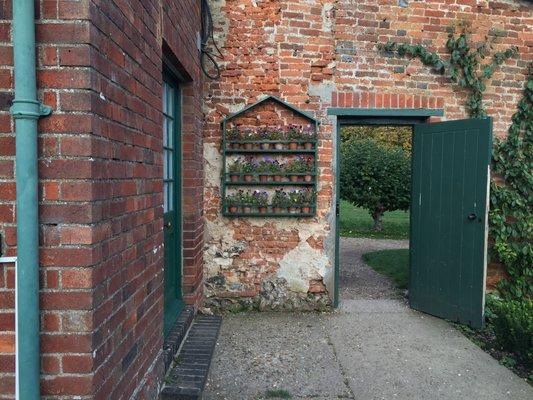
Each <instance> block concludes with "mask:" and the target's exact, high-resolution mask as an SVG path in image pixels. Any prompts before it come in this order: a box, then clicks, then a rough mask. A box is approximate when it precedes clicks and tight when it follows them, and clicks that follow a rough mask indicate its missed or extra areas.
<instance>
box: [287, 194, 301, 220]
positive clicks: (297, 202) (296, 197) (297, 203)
mask: <svg viewBox="0 0 533 400" xmlns="http://www.w3.org/2000/svg"><path fill="white" fill-rule="evenodd" d="M301 207H302V193H301V192H300V191H299V190H293V191H291V192H289V212H290V213H291V214H298V213H300V212H301V211H302V208H301Z"/></svg>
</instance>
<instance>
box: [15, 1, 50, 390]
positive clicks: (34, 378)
mask: <svg viewBox="0 0 533 400" xmlns="http://www.w3.org/2000/svg"><path fill="white" fill-rule="evenodd" d="M12 4H13V56H14V75H15V100H14V101H13V106H12V107H11V114H12V115H13V118H14V120H15V143H16V154H15V162H16V168H15V173H16V185H17V192H16V195H17V201H16V208H17V268H16V293H15V320H16V398H17V399H18V400H37V399H39V398H40V390H39V380H40V361H39V217H38V205H39V204H38V187H37V184H38V173H37V120H38V119H39V117H41V116H43V115H48V114H50V112H51V109H50V108H48V107H45V106H43V105H42V104H41V103H39V101H38V100H37V83H36V65H35V51H36V49H35V10H34V1H33V0H13V2H12Z"/></svg>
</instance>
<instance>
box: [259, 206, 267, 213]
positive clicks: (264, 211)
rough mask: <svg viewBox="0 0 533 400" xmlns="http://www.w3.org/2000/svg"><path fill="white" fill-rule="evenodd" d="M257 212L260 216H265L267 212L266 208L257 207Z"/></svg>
mask: <svg viewBox="0 0 533 400" xmlns="http://www.w3.org/2000/svg"><path fill="white" fill-rule="evenodd" d="M259 212H260V213H261V214H265V213H266V212H267V208H266V207H259Z"/></svg>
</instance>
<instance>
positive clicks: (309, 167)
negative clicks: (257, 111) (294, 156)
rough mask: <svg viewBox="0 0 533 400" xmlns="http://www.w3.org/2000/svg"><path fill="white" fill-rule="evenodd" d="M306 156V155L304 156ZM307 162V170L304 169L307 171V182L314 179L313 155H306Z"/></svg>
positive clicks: (305, 178) (305, 176)
mask: <svg viewBox="0 0 533 400" xmlns="http://www.w3.org/2000/svg"><path fill="white" fill-rule="evenodd" d="M302 158H304V157H302ZM304 159H305V163H306V164H307V165H306V168H305V171H303V172H304V173H305V175H304V181H305V182H311V181H312V180H313V174H312V171H313V157H305V158H304Z"/></svg>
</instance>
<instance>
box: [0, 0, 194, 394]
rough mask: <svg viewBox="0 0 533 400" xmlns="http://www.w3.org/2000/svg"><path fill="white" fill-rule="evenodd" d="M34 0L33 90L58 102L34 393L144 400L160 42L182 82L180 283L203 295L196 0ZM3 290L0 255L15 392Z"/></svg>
mask: <svg viewBox="0 0 533 400" xmlns="http://www.w3.org/2000/svg"><path fill="white" fill-rule="evenodd" d="M10 5H11V0H1V1H0V6H1V8H0V19H1V20H0V55H1V57H0V64H2V65H1V66H0V90H1V91H2V92H3V94H2V95H1V97H0V98H1V99H4V98H5V97H6V95H5V94H6V93H7V96H8V97H9V96H11V95H12V93H13V90H12V67H11V64H12V55H11V54H12V51H11V27H10V18H11V7H10ZM36 10H37V14H38V15H37V17H38V22H37V23H38V25H37V41H38V47H39V51H38V55H39V59H38V69H39V72H38V86H39V95H40V96H41V97H42V98H43V100H44V102H45V103H46V104H49V105H51V106H52V107H53V109H54V111H53V114H52V115H51V116H50V117H47V118H43V119H42V120H41V121H40V123H39V132H40V134H39V141H40V163H39V168H40V169H39V174H40V189H41V206H40V222H41V233H42V234H41V250H40V258H41V277H42V279H41V309H42V317H41V318H42V323H41V332H42V334H41V343H42V345H41V352H42V356H41V363H42V373H43V375H42V391H43V395H44V396H46V398H69V399H70V398H73V397H74V396H77V397H76V398H80V399H81V398H100V399H111V398H112V399H127V398H130V397H131V396H135V397H136V398H146V399H152V398H155V396H156V393H157V390H158V387H159V385H160V384H161V379H162V373H163V371H162V368H163V367H162V363H161V360H160V357H159V356H160V351H161V348H162V343H163V336H162V329H163V315H162V313H163V247H162V244H163V233H162V225H163V223H162V203H163V195H162V163H163V160H162V114H161V97H162V91H161V90H162V49H163V47H164V48H165V50H166V51H167V53H168V54H169V55H170V58H171V59H173V60H174V61H175V62H176V65H177V67H178V68H179V69H180V71H181V72H183V75H184V76H185V77H186V78H187V79H189V81H190V83H187V84H185V85H184V87H183V104H184V105H183V148H184V153H185V157H184V166H185V168H184V172H183V174H184V192H183V196H184V203H185V210H184V213H183V218H184V250H183V252H184V267H183V274H184V285H183V286H184V287H183V291H184V296H185V300H186V302H188V303H189V304H197V303H198V302H199V300H200V298H201V294H202V285H201V284H200V282H201V277H202V257H201V249H202V229H203V224H202V221H201V216H202V207H198V204H201V203H202V196H203V193H202V179H201V177H202V175H203V172H202V160H201V157H202V134H201V131H202V114H201V89H202V87H201V74H200V69H199V62H198V50H197V48H196V33H197V31H198V30H199V26H200V25H199V16H200V9H199V4H198V2H197V1H194V0H187V1H181V0H180V1H173V0H168V1H164V2H161V1H157V0H154V1H132V2H115V1H105V2H90V1H88V0H81V1H45V0H42V1H40V2H36ZM163 43H165V44H164V45H163ZM0 104H2V107H1V109H0V188H1V190H0V234H1V235H2V243H0V245H1V248H2V252H3V254H5V255H15V254H16V237H15V228H16V225H15V221H14V196H15V194H14V176H13V175H14V171H13V164H14V151H15V149H14V136H13V133H12V132H13V125H12V121H11V118H10V116H9V114H8V105H6V104H5V103H4V102H2V103H0ZM196 178H199V179H196ZM191 204H194V207H191ZM13 288H14V270H13V267H12V266H8V265H1V266H0V310H1V311H0V316H1V319H0V320H1V323H0V398H13V392H14V374H13V372H14V355H13V351H14V291H13Z"/></svg>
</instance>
